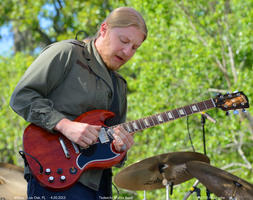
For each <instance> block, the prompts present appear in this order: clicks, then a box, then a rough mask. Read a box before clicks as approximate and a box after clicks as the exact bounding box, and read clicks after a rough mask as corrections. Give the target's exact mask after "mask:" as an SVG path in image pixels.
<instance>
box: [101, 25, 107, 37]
mask: <svg viewBox="0 0 253 200" xmlns="http://www.w3.org/2000/svg"><path fill="white" fill-rule="evenodd" d="M107 30H108V25H107V23H106V22H103V23H102V24H101V26H100V35H101V36H102V37H104V36H105V34H106V32H107Z"/></svg>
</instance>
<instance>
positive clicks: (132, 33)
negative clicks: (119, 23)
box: [97, 23, 144, 70]
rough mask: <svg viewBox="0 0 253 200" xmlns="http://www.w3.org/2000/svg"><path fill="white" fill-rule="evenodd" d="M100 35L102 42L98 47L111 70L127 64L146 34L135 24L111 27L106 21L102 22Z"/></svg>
mask: <svg viewBox="0 0 253 200" xmlns="http://www.w3.org/2000/svg"><path fill="white" fill-rule="evenodd" d="M99 37H101V38H100V40H101V43H100V45H99V47H98V46H97V49H98V51H99V54H100V56H101V57H102V59H103V61H104V62H105V64H106V65H107V67H108V68H109V69H111V70H117V69H119V68H120V67H121V66H122V65H123V64H125V63H126V62H127V61H128V60H129V59H130V58H131V57H132V56H133V55H134V54H135V52H136V50H137V48H138V47H139V46H140V45H141V44H142V42H143V40H144V34H143V33H142V32H141V31H140V30H139V29H138V28H136V27H134V26H129V27H122V28H109V27H108V26H107V24H106V23H103V24H102V26H101V29H100V36H99Z"/></svg>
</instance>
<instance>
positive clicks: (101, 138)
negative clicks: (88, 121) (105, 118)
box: [98, 127, 110, 144]
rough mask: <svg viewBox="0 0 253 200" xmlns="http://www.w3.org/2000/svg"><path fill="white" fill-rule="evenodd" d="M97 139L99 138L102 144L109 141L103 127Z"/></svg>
mask: <svg viewBox="0 0 253 200" xmlns="http://www.w3.org/2000/svg"><path fill="white" fill-rule="evenodd" d="M98 138H99V140H100V142H101V143H102V144H104V143H107V142H109V141H110V139H109V137H108V135H107V133H106V130H105V128H104V127H102V128H101V129H100V131H99V135H98Z"/></svg>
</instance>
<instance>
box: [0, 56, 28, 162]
mask: <svg viewBox="0 0 253 200" xmlns="http://www.w3.org/2000/svg"><path fill="white" fill-rule="evenodd" d="M32 61H33V57H31V56H29V55H24V54H22V53H20V54H16V55H15V56H13V57H12V58H3V57H2V58H0V69H4V70H1V71H0V80H1V82H0V94H1V101H0V119H1V120H0V141H1V142H0V162H9V163H16V164H17V163H18V161H19V158H20V157H19V155H18V151H19V150H21V148H22V132H23V129H24V127H25V124H27V123H26V122H25V121H24V120H23V119H21V118H20V117H19V116H18V115H16V114H15V113H14V112H13V111H12V110H11V108H10V106H9V101H10V97H11V93H12V91H13V90H14V88H15V86H16V85H17V83H18V81H19V79H20V78H21V76H22V75H23V73H24V71H25V70H26V68H27V66H29V65H30V64H31V63H32ZM19 164H21V161H20V162H19Z"/></svg>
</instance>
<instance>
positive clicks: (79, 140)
mask: <svg viewBox="0 0 253 200" xmlns="http://www.w3.org/2000/svg"><path fill="white" fill-rule="evenodd" d="M100 129H101V126H96V125H89V124H86V123H80V122H75V121H71V120H69V119H62V120H61V121H59V122H58V123H57V124H56V126H55V128H54V130H56V131H59V132H61V133H62V134H63V135H65V136H66V137H67V138H68V139H69V140H71V141H73V142H75V143H76V144H79V145H80V146H81V147H83V148H87V147H89V146H90V145H92V144H94V143H96V142H97V139H98V135H99V131H100Z"/></svg>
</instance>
